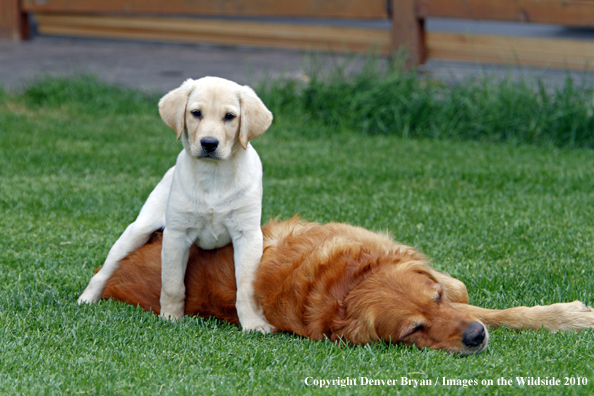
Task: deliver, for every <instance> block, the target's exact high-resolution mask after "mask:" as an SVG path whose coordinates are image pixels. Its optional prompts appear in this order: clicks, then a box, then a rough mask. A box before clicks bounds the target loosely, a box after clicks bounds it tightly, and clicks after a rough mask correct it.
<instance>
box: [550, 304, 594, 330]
mask: <svg viewBox="0 0 594 396" xmlns="http://www.w3.org/2000/svg"><path fill="white" fill-rule="evenodd" d="M551 307H554V308H555V312H551V314H552V316H553V317H554V321H555V322H556V323H555V325H554V326H551V328H550V329H549V330H550V331H552V332H557V331H564V330H573V331H580V330H582V329H594V310H593V309H592V307H589V306H587V305H585V304H584V303H582V302H581V301H577V300H576V301H573V302H570V303H557V304H553V305H551Z"/></svg>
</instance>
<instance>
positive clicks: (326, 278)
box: [102, 218, 594, 353]
mask: <svg viewBox="0 0 594 396" xmlns="http://www.w3.org/2000/svg"><path fill="white" fill-rule="evenodd" d="M263 232H264V255H263V257H262V262H261V264H260V268H259V270H258V273H257V279H256V282H255V296H256V299H257V300H258V301H259V303H260V304H261V305H262V308H263V309H264V314H265V315H266V318H267V320H268V321H269V322H270V324H271V325H273V326H274V327H275V329H276V330H277V331H287V332H293V333H296V334H299V335H302V336H305V337H309V338H311V339H316V340H317V339H323V338H326V337H327V338H329V339H332V340H339V339H342V340H343V341H345V342H349V343H352V344H365V343H369V342H373V341H380V340H382V341H386V342H394V343H405V344H411V345H412V344H415V345H417V346H419V347H431V348H436V349H445V350H448V351H451V352H459V353H472V352H480V351H481V350H482V349H484V347H485V346H486V344H487V341H488V333H487V332H486V330H485V334H484V340H483V341H481V340H482V338H479V340H478V341H481V342H480V343H479V342H478V341H477V342H476V343H475V344H476V345H474V344H472V343H471V344H470V345H469V343H468V333H467V332H468V331H469V328H470V327H471V325H472V324H473V323H474V325H475V326H478V324H477V323H476V322H477V321H482V322H483V323H485V324H487V325H492V326H501V325H508V326H509V327H513V328H518V329H519V328H523V327H526V328H537V329H538V328H541V327H543V326H544V327H545V328H548V329H550V330H553V331H556V330H562V329H573V330H577V329H579V328H582V327H592V326H593V325H594V314H593V313H592V312H591V311H590V310H589V309H588V308H587V307H585V306H583V304H581V303H579V302H574V303H569V304H554V305H552V306H547V307H533V308H526V307H518V308H512V309H508V310H501V311H498V310H487V309H483V308H478V307H473V306H470V305H467V304H468V294H467V292H466V287H465V286H464V284H463V283H462V282H460V281H458V280H456V279H453V278H451V277H449V276H447V275H444V274H441V273H439V272H437V271H435V270H433V269H431V268H430V267H429V266H428V265H427V262H426V259H425V258H424V257H423V256H422V255H421V254H420V253H418V252H417V251H416V250H414V249H413V248H411V247H409V246H405V245H401V244H398V243H396V242H394V241H393V240H392V239H391V238H389V237H388V236H387V235H382V234H376V233H372V232H370V231H367V230H364V229H362V228H358V227H353V226H349V225H345V224H336V223H330V224H326V225H319V224H317V223H305V222H302V221H300V220H299V219H297V218H293V219H291V220H289V221H285V222H276V221H272V222H270V223H269V224H267V225H266V226H264V227H263ZM160 252H161V239H160V234H155V235H154V236H153V238H152V239H151V240H150V241H149V242H148V243H147V244H146V245H145V246H143V247H142V248H140V249H138V250H137V251H135V252H133V253H132V254H130V255H129V256H128V257H126V258H125V259H123V260H122V261H121V262H120V268H119V269H118V270H116V271H115V272H114V274H113V275H112V277H111V278H110V279H109V281H108V282H107V284H106V286H105V289H104V291H103V294H102V296H103V297H104V298H114V299H117V300H121V301H125V302H127V303H129V304H133V305H139V306H141V307H142V308H143V309H145V310H152V311H153V312H155V313H156V314H158V313H159V292H160V290H161V265H160V260H161V255H160ZM185 282H186V288H187V289H186V305H185V313H186V314H187V315H196V314H199V315H200V316H203V317H209V316H215V317H217V318H219V319H222V320H225V321H228V322H231V323H235V324H238V323H239V322H238V319H237V313H236V311H235V293H236V286H235V285H236V283H235V275H234V267H233V248H232V246H231V245H229V246H226V247H224V248H221V249H218V250H214V251H204V250H200V249H199V248H198V247H196V246H194V247H192V250H191V252H190V259H189V262H188V267H187V272H186V279H185ZM555 307H556V308H555ZM538 309H540V310H541V311H538ZM535 310H536V311H535ZM480 327H481V328H482V325H481V326H480ZM475 330H476V329H475ZM475 332H476V331H475ZM465 333H466V342H465V341H464V337H465Z"/></svg>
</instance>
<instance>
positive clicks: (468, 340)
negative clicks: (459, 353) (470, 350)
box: [462, 322, 485, 347]
mask: <svg viewBox="0 0 594 396" xmlns="http://www.w3.org/2000/svg"><path fill="white" fill-rule="evenodd" d="M483 341H485V326H483V325H482V324H481V323H479V322H472V323H471V324H470V326H468V329H466V331H465V332H464V335H463V336H462V343H463V344H464V345H466V346H467V347H475V346H479V345H481V344H482V343H483Z"/></svg>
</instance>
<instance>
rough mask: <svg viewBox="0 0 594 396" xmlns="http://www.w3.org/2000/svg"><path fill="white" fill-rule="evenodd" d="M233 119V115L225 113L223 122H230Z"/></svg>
mask: <svg viewBox="0 0 594 396" xmlns="http://www.w3.org/2000/svg"><path fill="white" fill-rule="evenodd" d="M234 118H235V114H231V113H227V114H225V121H232V120H233V119H234Z"/></svg>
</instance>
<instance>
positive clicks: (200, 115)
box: [190, 110, 202, 118]
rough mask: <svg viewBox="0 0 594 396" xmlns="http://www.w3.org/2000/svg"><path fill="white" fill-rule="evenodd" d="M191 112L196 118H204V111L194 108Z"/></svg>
mask: <svg viewBox="0 0 594 396" xmlns="http://www.w3.org/2000/svg"><path fill="white" fill-rule="evenodd" d="M190 113H192V115H193V116H194V117H196V118H202V112H201V111H200V110H192V111H191V112H190Z"/></svg>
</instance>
